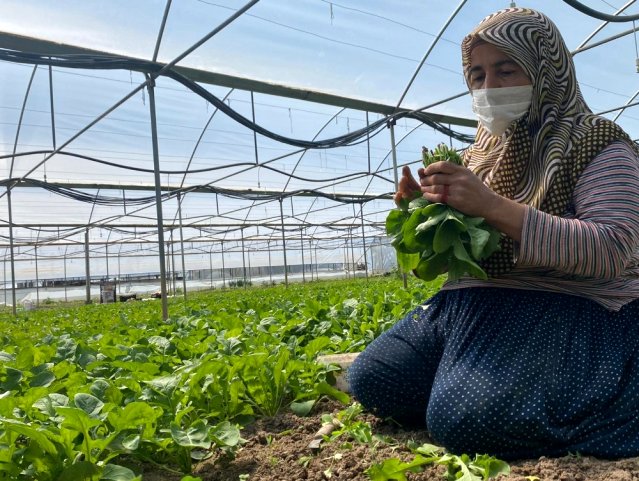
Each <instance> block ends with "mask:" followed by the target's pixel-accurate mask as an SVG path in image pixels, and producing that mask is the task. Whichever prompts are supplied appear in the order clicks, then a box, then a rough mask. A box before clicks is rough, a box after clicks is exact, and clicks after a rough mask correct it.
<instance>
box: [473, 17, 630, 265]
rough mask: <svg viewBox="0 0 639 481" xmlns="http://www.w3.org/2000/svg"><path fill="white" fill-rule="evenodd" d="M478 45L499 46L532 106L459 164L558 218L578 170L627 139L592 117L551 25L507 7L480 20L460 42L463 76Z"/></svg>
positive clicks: (503, 254) (509, 254)
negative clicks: (526, 84)
mask: <svg viewBox="0 0 639 481" xmlns="http://www.w3.org/2000/svg"><path fill="white" fill-rule="evenodd" d="M481 42H488V43H490V44H493V45H494V46H496V47H497V48H499V49H500V50H501V51H502V52H504V53H505V54H506V55H507V56H508V57H510V58H511V59H512V60H513V61H515V62H516V63H517V64H518V65H520V66H521V68H522V69H523V70H524V72H525V73H526V74H527V76H528V78H530V80H531V82H532V87H533V94H532V103H531V106H530V109H529V112H528V114H527V115H525V116H524V117H523V118H521V119H520V120H519V121H517V122H515V124H514V126H512V127H510V128H509V129H508V130H507V131H506V133H505V134H504V136H500V137H495V136H492V135H491V134H490V133H489V132H488V131H487V130H486V129H484V128H483V127H482V126H481V125H480V126H479V127H478V129H477V135H476V137H475V143H474V144H473V145H472V146H471V147H469V148H468V149H467V150H466V152H465V156H464V160H465V163H466V165H467V166H468V168H469V169H471V170H472V171H473V172H474V173H475V174H477V175H478V176H479V177H480V178H481V179H482V180H484V182H485V183H487V184H488V185H489V186H490V188H491V189H492V190H494V191H495V192H497V193H498V194H501V195H503V196H505V197H507V198H509V199H513V200H515V201H517V202H521V203H524V204H527V205H530V206H532V207H535V208H537V209H540V210H542V211H544V212H547V213H550V214H553V215H563V214H564V213H565V212H566V210H567V208H568V207H569V204H570V201H571V199H572V194H573V190H574V188H575V185H576V183H577V180H578V179H579V176H580V175H581V172H582V171H583V169H584V168H585V167H586V166H587V165H588V163H589V162H590V161H591V160H592V159H593V158H594V157H595V156H596V155H597V154H598V153H599V152H600V151H601V150H602V149H603V148H605V147H606V146H608V145H609V144H610V143H611V142H613V141H614V140H618V139H624V140H627V141H630V140H629V138H628V136H627V135H626V134H625V132H623V130H621V128H620V127H619V126H617V125H616V124H615V123H614V122H611V121H609V120H607V119H604V118H602V117H598V116H595V115H593V114H592V112H591V111H590V109H589V108H588V106H587V105H586V103H585V101H584V99H583V97H582V95H581V92H580V90H579V85H578V83H577V78H576V75H575V67H574V64H573V61H572V56H571V55H570V52H569V51H568V49H567V47H566V45H565V43H564V41H563V38H562V37H561V34H560V33H559V30H558V29H557V27H556V26H555V24H554V23H553V22H552V21H551V20H550V19H549V18H547V17H546V16H545V15H543V14H542V13H540V12H537V11H535V10H531V9H528V8H508V9H505V10H500V11H498V12H496V13H494V14H492V15H489V16H488V17H486V18H485V19H484V20H483V21H482V22H481V23H480V24H479V25H478V26H477V27H476V28H475V30H473V31H472V32H471V33H470V34H469V35H468V36H467V37H466V38H465V39H464V40H463V42H462V65H463V68H464V73H465V75H466V78H467V79H468V72H469V70H470V66H471V65H470V54H471V51H472V49H473V48H474V47H475V46H476V45H477V44H478V43H481ZM513 249H514V243H513V240H512V239H511V238H509V237H505V236H504V237H503V238H502V241H501V249H500V250H499V251H498V252H496V253H495V254H493V255H492V256H491V257H489V258H488V259H486V260H485V261H483V263H482V266H483V267H484V269H486V271H487V272H488V273H489V274H490V275H493V276H495V275H500V274H504V273H506V272H508V271H509V270H510V269H512V267H513V265H514V261H513Z"/></svg>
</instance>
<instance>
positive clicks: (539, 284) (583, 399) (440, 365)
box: [349, 8, 639, 459]
mask: <svg viewBox="0 0 639 481" xmlns="http://www.w3.org/2000/svg"><path fill="white" fill-rule="evenodd" d="M462 63H463V68H464V73H465V75H466V79H467V82H468V86H469V88H470V91H471V94H472V97H473V110H474V111H475V112H476V113H477V115H478V118H479V127H478V130H477V135H476V139H475V143H474V144H473V145H472V146H471V147H470V148H468V149H467V150H466V152H465V157H464V160H465V167H462V166H457V165H453V164H452V163H447V162H439V163H435V164H432V165H430V166H428V168H426V169H420V170H419V183H418V182H417V181H416V180H415V179H414V178H413V177H412V176H411V174H410V171H409V170H408V169H406V168H405V169H404V172H403V178H402V181H401V183H400V189H399V192H398V193H397V196H396V200H399V199H400V198H402V197H409V196H410V195H412V193H413V192H415V190H420V189H421V192H422V193H423V196H424V197H425V198H426V199H428V200H429V201H431V202H443V203H447V204H449V205H450V206H451V207H454V208H456V209H458V210H460V211H461V212H463V213H465V214H467V215H471V216H481V217H484V218H485V219H486V220H487V221H488V222H489V223H490V224H492V225H493V226H495V227H496V228H498V229H499V230H500V231H501V232H503V234H504V236H502V237H503V239H502V244H501V250H499V251H498V252H497V253H496V254H494V255H493V256H491V257H489V258H488V259H487V260H486V261H485V262H484V264H483V265H482V267H484V269H485V270H487V272H489V275H490V276H489V279H488V280H486V281H482V280H478V279H472V278H462V279H460V280H458V281H456V282H447V283H446V284H445V285H444V286H443V288H442V290H441V291H440V292H439V293H438V294H436V295H435V296H434V297H433V298H432V299H430V300H429V301H428V302H427V304H426V305H424V306H420V307H418V308H417V309H415V310H414V311H412V312H411V313H409V314H408V315H407V316H406V318H405V319H404V320H402V321H401V322H399V323H398V324H396V325H395V326H394V327H393V328H392V329H390V330H389V331H388V332H386V333H384V334H383V335H382V336H380V337H379V338H378V339H376V340H375V341H374V342H373V343H371V345H370V346H369V347H368V348H367V349H366V350H365V351H364V352H363V353H362V354H360V356H359V357H358V359H357V361H356V362H355V363H354V364H353V366H352V367H351V369H350V370H349V380H350V383H351V388H352V390H353V392H354V394H355V397H356V398H357V399H358V400H359V401H360V402H361V403H362V404H363V405H364V406H365V407H366V408H368V409H370V410H371V411H373V412H374V413H376V414H377V415H379V416H381V417H393V418H394V419H396V420H397V421H399V422H402V423H406V424H419V423H421V424H423V423H424V421H425V422H426V426H427V429H428V430H429V432H430V434H431V436H432V438H433V440H434V441H436V442H437V443H439V444H442V445H444V446H446V447H447V448H448V449H449V450H450V451H452V452H457V453H461V452H465V453H469V454H474V453H490V454H494V455H497V456H500V457H503V458H506V459H512V458H525V457H537V456H541V455H548V456H553V455H563V454H566V453H568V452H579V453H581V454H588V455H594V456H600V457H626V456H637V455H639V301H637V300H636V299H638V298H639V267H638V266H639V160H638V156H637V152H636V150H635V146H634V144H633V143H632V142H631V141H630V139H629V138H628V136H627V135H626V134H625V133H624V132H623V131H622V130H621V129H620V128H619V127H618V126H617V125H616V124H614V123H613V122H610V121H608V120H606V119H603V118H601V117H597V116H595V115H593V114H592V113H591V111H590V110H589V108H588V107H587V105H586V104H585V102H584V100H583V98H582V96H581V92H580V91H579V86H578V84H577V80H576V77H575V69H574V65H573V63H572V59H571V56H570V54H569V51H568V50H567V48H566V46H565V44H564V41H563V39H562V38H561V35H560V34H559V32H558V30H557V28H556V27H555V25H554V24H553V23H552V22H551V21H550V20H549V19H548V18H547V17H545V16H544V15H543V14H541V13H539V12H536V11H533V10H530V9H523V8H510V9H507V10H502V11H499V12H497V13H495V14H493V15H491V16H489V17H487V18H486V19H484V20H483V21H482V22H481V23H480V24H479V26H478V27H477V28H476V29H475V30H474V31H473V32H471V33H470V34H469V35H468V36H467V37H466V38H465V39H464V41H463V43H462Z"/></svg>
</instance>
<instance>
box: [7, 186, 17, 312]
mask: <svg viewBox="0 0 639 481" xmlns="http://www.w3.org/2000/svg"><path fill="white" fill-rule="evenodd" d="M7 207H8V209H9V252H10V253H11V312H13V315H14V316H15V315H17V314H18V311H17V307H16V265H15V251H14V246H13V209H12V208H11V190H10V189H9V186H7Z"/></svg>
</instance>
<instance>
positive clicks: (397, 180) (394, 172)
mask: <svg viewBox="0 0 639 481" xmlns="http://www.w3.org/2000/svg"><path fill="white" fill-rule="evenodd" d="M390 138H391V152H392V154H393V174H394V181H395V192H397V191H398V190H399V178H398V172H397V151H396V149H395V125H394V123H391V125H390ZM397 268H398V269H399V264H398V265H397ZM402 280H403V282H404V289H407V288H408V279H407V278H406V273H405V272H402Z"/></svg>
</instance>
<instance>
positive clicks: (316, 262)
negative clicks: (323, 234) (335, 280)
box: [315, 241, 319, 281]
mask: <svg viewBox="0 0 639 481" xmlns="http://www.w3.org/2000/svg"><path fill="white" fill-rule="evenodd" d="M317 246H319V241H317V243H316V244H315V277H316V278H317V280H318V281H319V262H318V261H317Z"/></svg>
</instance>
